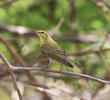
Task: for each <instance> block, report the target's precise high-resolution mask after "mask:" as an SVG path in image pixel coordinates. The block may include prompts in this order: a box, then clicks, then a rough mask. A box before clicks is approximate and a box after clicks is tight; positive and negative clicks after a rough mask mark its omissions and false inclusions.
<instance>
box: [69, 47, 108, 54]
mask: <svg viewBox="0 0 110 100" xmlns="http://www.w3.org/2000/svg"><path fill="white" fill-rule="evenodd" d="M106 51H110V48H106V49H98V50H85V51H79V52H76V53H71V54H69V56H83V55H85V54H90V53H101V52H106Z"/></svg>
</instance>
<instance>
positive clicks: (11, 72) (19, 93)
mask: <svg viewBox="0 0 110 100" xmlns="http://www.w3.org/2000/svg"><path fill="white" fill-rule="evenodd" d="M0 58H1V59H2V60H3V62H4V63H5V64H6V67H7V69H8V71H9V73H10V75H11V79H12V82H13V84H14V87H15V89H16V91H17V93H18V96H19V98H20V100H23V99H22V95H21V92H20V90H19V87H18V85H17V82H16V78H15V75H14V72H13V68H12V66H11V65H10V63H9V62H8V61H7V59H6V58H5V57H4V55H3V54H2V53H1V52H0Z"/></svg>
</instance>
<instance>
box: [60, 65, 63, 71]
mask: <svg viewBox="0 0 110 100" xmlns="http://www.w3.org/2000/svg"><path fill="white" fill-rule="evenodd" d="M62 70H63V64H61V68H60V72H61V73H62Z"/></svg>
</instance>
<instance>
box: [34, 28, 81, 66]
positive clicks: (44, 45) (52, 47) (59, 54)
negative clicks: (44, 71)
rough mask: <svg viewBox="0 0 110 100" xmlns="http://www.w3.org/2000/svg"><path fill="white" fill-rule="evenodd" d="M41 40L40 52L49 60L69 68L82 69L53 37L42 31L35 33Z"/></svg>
mask: <svg viewBox="0 0 110 100" xmlns="http://www.w3.org/2000/svg"><path fill="white" fill-rule="evenodd" d="M34 32H35V33H36V34H37V35H38V36H39V37H40V40H41V45H40V50H41V52H42V53H43V54H45V55H47V56H48V57H49V58H51V59H53V60H55V61H58V62H60V63H62V64H64V65H66V66H69V67H72V68H73V67H74V66H76V67H78V68H82V66H80V65H79V64H78V63H77V62H75V61H73V60H72V59H70V58H69V57H68V55H67V53H66V52H65V51H64V50H63V49H62V48H61V47H60V46H59V45H58V44H57V43H56V42H55V41H54V40H53V39H52V38H51V36H50V35H49V34H48V33H47V32H45V31H42V30H38V31H34Z"/></svg>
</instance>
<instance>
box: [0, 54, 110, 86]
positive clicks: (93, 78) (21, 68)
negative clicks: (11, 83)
mask: <svg viewBox="0 0 110 100" xmlns="http://www.w3.org/2000/svg"><path fill="white" fill-rule="evenodd" d="M0 57H1V58H2V60H3V61H4V63H5V64H6V65H7V66H10V68H11V69H12V70H14V71H18V70H29V71H31V70H38V71H44V72H51V73H59V74H61V71H57V70H47V69H42V68H41V67H40V68H32V67H17V66H13V65H11V64H10V63H9V62H8V60H7V59H6V58H5V57H4V56H3V54H2V53H1V52H0ZM44 67H45V66H44ZM62 74H65V75H70V76H79V77H82V78H85V79H91V80H95V81H98V82H101V83H104V84H110V81H106V80H103V79H99V78H96V77H93V76H90V75H86V74H80V73H73V72H65V71H62Z"/></svg>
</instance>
